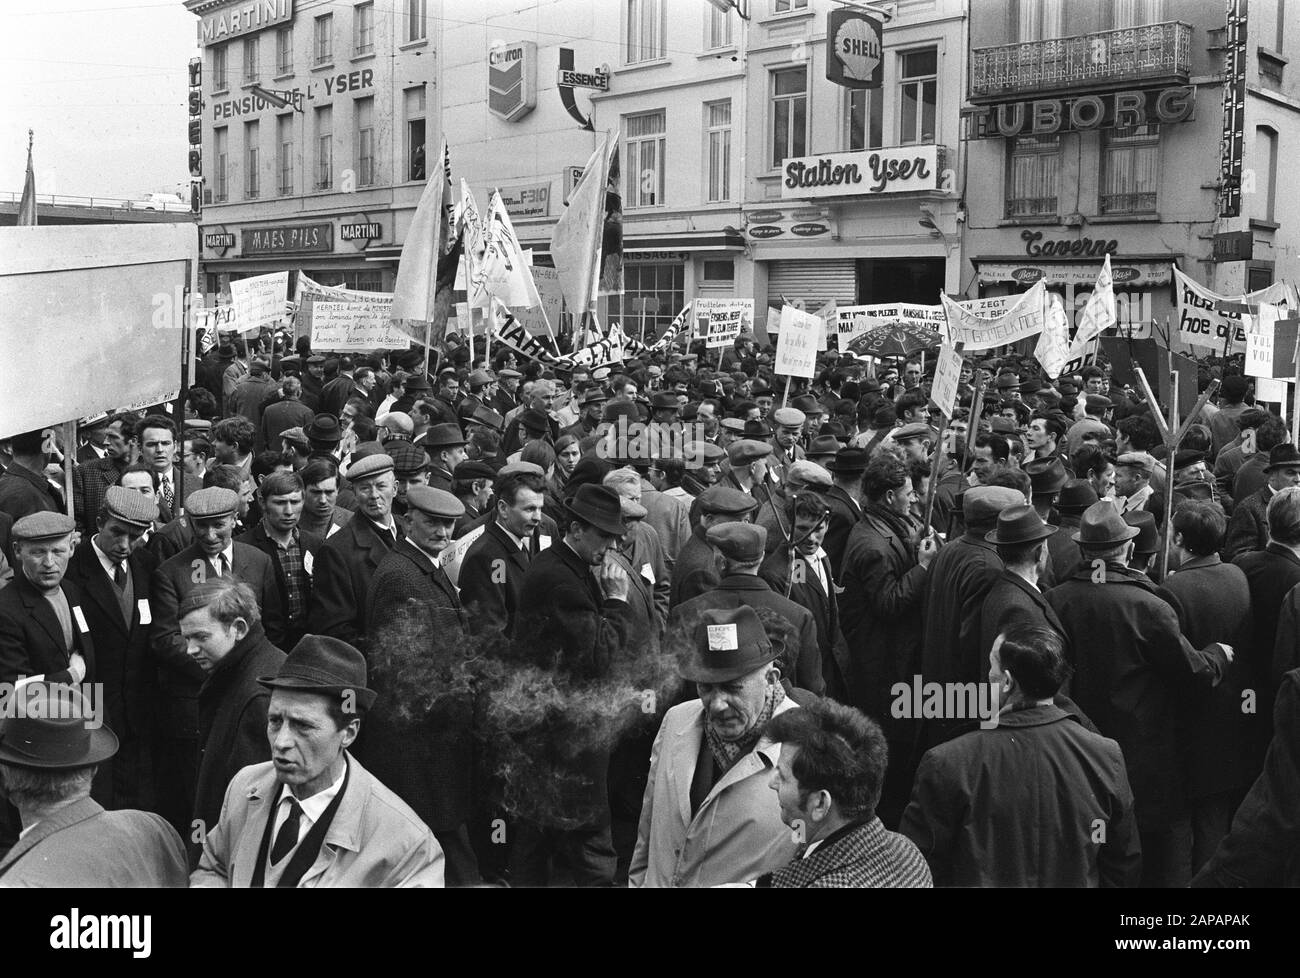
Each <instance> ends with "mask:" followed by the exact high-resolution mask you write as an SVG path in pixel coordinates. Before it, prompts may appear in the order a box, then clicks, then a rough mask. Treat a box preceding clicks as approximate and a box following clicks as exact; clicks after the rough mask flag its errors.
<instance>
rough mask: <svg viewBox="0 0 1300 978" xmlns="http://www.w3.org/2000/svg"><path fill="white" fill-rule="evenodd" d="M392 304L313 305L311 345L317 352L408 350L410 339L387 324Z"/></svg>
mask: <svg viewBox="0 0 1300 978" xmlns="http://www.w3.org/2000/svg"><path fill="white" fill-rule="evenodd" d="M392 310H393V303H392V301H391V300H389V301H388V302H320V301H317V302H313V303H312V308H311V345H312V348H313V349H319V350H378V349H387V350H409V349H410V348H411V340H410V337H408V336H407V335H406V334H405V333H403V332H402V331H401V330H399V329H397V328H396V327H394V326H393V325H392V323H391V321H390V319H391V313H392Z"/></svg>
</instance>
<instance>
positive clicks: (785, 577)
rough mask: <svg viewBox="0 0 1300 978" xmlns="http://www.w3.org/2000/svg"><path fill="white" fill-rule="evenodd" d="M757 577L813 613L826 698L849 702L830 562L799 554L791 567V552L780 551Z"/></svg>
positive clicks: (844, 648)
mask: <svg viewBox="0 0 1300 978" xmlns="http://www.w3.org/2000/svg"><path fill="white" fill-rule="evenodd" d="M813 560H817V561H819V562H820V564H821V567H822V573H823V574H824V575H825V576H826V581H827V584H828V586H829V587H830V591H829V592H827V591H826V590H825V588H823V587H822V583H821V580H820V579H819V578H818V576H817V572H816V571H815V570H814V569H813V568H812V566H811V563H810V562H811V561H813ZM792 567H793V569H794V570H793V573H792V572H791V568H792ZM758 574H759V576H760V577H762V578H763V580H765V581H767V583H768V586H769V587H770V588H771V589H772V590H773V591H775V592H776V593H777V594H781V595H786V596H787V597H789V598H790V600H791V601H793V602H794V603H795V604H797V605H799V606H800V607H802V608H806V609H808V611H810V612H812V616H813V624H814V625H815V626H816V628H817V648H818V650H819V652H820V656H819V658H818V663H819V668H820V669H821V674H822V680H823V688H824V689H825V692H826V695H827V696H830V697H831V698H833V699H836V700H839V701H840V702H841V703H845V702H848V699H847V696H848V678H847V677H848V674H849V650H848V646H847V645H846V644H845V642H844V634H843V632H842V631H841V630H840V607H839V598H838V596H837V593H836V585H835V578H834V576H833V574H832V572H831V562H830V558H829V557H828V556H826V555H825V554H823V555H822V556H821V557H816V556H814V557H811V558H805V557H804V556H802V555H798V554H797V555H795V558H794V561H793V564H792V562H791V560H790V548H789V547H781V548H779V549H778V550H776V551H774V552H773V553H771V554H769V555H768V557H767V559H766V560H764V561H763V565H762V566H761V567H759V569H758Z"/></svg>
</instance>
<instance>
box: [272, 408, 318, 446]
mask: <svg viewBox="0 0 1300 978" xmlns="http://www.w3.org/2000/svg"><path fill="white" fill-rule="evenodd" d="M315 417H316V412H315V411H313V410H312V409H311V408H309V407H308V406H307V405H306V404H304V403H303V402H302V401H301V400H296V401H277V402H276V403H275V404H268V405H267V406H266V408H265V409H264V410H263V411H262V423H261V424H260V425H258V428H257V437H258V444H259V445H260V447H261V448H263V449H266V448H269V449H271V450H272V451H279V450H280V445H281V442H280V432H282V431H288V430H289V429H290V428H297V427H306V426H307V425H310V424H311V422H312V419H313V418H315Z"/></svg>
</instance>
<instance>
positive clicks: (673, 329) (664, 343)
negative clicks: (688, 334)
mask: <svg viewBox="0 0 1300 978" xmlns="http://www.w3.org/2000/svg"><path fill="white" fill-rule="evenodd" d="M690 321H691V304H690V303H689V302H688V303H686V305H684V306H682V311H681V312H679V313H678V314H677V318H676V319H674V320H673V321H672V323H670V324H669V326H668V328H667V329H666V330H664V335H663V336H661V337H659V339H658V340H657V341H655V343H654V344H653V345H652V346H651V347H650V349H651V350H666V349H668V347H670V346H672V344H673V342H674V341H675V340H676V339H677V337H679V336H681V335H682V332H683V331H684V330H685V329H686V327H687V326H688V325H690Z"/></svg>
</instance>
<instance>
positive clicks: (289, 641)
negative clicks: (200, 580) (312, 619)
mask: <svg viewBox="0 0 1300 978" xmlns="http://www.w3.org/2000/svg"><path fill="white" fill-rule="evenodd" d="M236 539H237V540H238V542H239V543H246V544H248V545H249V546H250V547H256V548H257V549H258V550H260V551H262V553H264V554H266V555H267V557H269V558H270V559H271V569H272V570H273V571H275V589H276V591H277V592H278V593H279V595H280V608H281V609H282V610H283V612H284V619H285V625H284V638H283V642H284V646H285V648H287V649H292V648H293V647H294V646H295V645H297V644H298V639H300V638H302V637H303V635H304V634H306V632H307V631H308V630H309V629H308V628H307V611H310V609H311V592H312V587H311V585H312V575H313V572H314V571H315V570H316V555H317V554H318V553H319V552H320V548H321V547H323V546H325V540H324V538H323V537H319V536H317V535H316V534H315V533H310V532H308V531H307V530H303V529H299V531H298V548H299V549H300V550H301V551H302V555H303V567H304V569H305V570H306V572H307V593H306V594H305V595H304V597H305V598H306V599H307V605H306V610H304V612H303V619H302V621H289V581H288V578H286V577H285V575H284V568H283V567H281V566H280V556H279V549H280V548H279V545H278V544H277V543H276V542H275V541H274V540H272V539H271V537H270V536H269V535H268V534H267V532H266V524H265V523H263V522H261V521H260V520H259V521H258V523H257V524H256V525H255V526H254V527H253V528H252V529H251V530H248V531H246V532H244V533H243V534H242V535H241V536H239V537H237V538H236ZM308 554H310V555H311V556H310V558H309V557H308Z"/></svg>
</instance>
